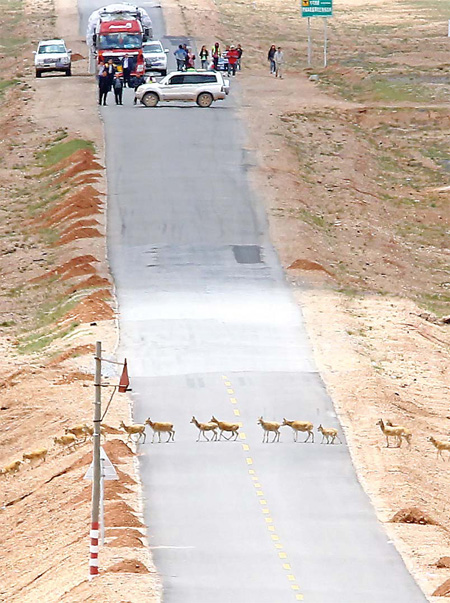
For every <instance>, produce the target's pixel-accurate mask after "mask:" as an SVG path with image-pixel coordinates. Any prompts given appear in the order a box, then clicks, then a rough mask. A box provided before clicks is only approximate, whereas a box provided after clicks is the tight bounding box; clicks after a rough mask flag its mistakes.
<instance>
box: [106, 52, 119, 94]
mask: <svg viewBox="0 0 450 603" xmlns="http://www.w3.org/2000/svg"><path fill="white" fill-rule="evenodd" d="M105 71H106V74H107V77H108V82H109V90H111V88H112V87H113V86H114V79H115V77H116V73H117V67H116V66H115V65H114V63H113V60H112V59H109V61H108V62H107V63H106V65H105ZM109 90H108V92H109Z"/></svg>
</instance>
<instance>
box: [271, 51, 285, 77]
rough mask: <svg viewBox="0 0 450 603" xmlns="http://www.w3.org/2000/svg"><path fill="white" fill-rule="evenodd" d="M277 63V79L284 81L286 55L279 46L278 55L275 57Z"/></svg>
mask: <svg viewBox="0 0 450 603" xmlns="http://www.w3.org/2000/svg"><path fill="white" fill-rule="evenodd" d="M273 60H274V61H275V77H279V78H280V80H282V79H283V65H284V54H283V52H282V50H281V46H278V48H277V51H276V53H275V54H274V55H273Z"/></svg>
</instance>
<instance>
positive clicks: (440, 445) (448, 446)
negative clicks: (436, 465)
mask: <svg viewBox="0 0 450 603" xmlns="http://www.w3.org/2000/svg"><path fill="white" fill-rule="evenodd" d="M427 440H428V441H429V442H431V443H432V444H433V446H434V447H435V448H436V458H437V457H438V456H440V457H441V459H442V460H444V455H443V454H442V451H443V450H447V451H448V452H450V442H443V441H442V440H436V438H433V436H430V437H429V438H427ZM449 459H450V456H449V457H448V459H447V461H448V460H449Z"/></svg>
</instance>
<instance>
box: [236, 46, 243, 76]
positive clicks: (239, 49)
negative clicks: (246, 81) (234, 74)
mask: <svg viewBox="0 0 450 603" xmlns="http://www.w3.org/2000/svg"><path fill="white" fill-rule="evenodd" d="M236 51H237V53H238V60H237V69H238V71H240V70H241V59H242V53H243V52H244V51H243V50H242V46H241V45H240V44H238V45H237V48H236Z"/></svg>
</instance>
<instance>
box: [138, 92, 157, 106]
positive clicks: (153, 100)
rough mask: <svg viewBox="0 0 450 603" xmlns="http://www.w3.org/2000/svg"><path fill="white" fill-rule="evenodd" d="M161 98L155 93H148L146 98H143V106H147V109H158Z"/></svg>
mask: <svg viewBox="0 0 450 603" xmlns="http://www.w3.org/2000/svg"><path fill="white" fill-rule="evenodd" d="M158 101H159V98H158V95H157V94H155V92H147V94H144V96H143V97H142V101H141V102H142V104H143V105H145V106H146V107H156V105H157V104H158Z"/></svg>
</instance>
